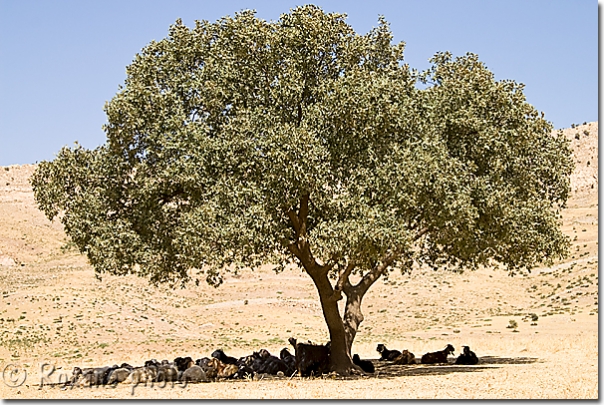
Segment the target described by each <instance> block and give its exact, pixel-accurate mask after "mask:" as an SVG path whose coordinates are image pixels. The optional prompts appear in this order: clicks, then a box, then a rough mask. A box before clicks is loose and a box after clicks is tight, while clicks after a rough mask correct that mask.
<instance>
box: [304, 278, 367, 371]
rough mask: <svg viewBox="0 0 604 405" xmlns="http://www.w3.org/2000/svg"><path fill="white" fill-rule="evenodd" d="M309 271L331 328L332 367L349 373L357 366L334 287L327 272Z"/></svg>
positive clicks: (332, 369) (324, 315) (326, 320)
mask: <svg viewBox="0 0 604 405" xmlns="http://www.w3.org/2000/svg"><path fill="white" fill-rule="evenodd" d="M308 273H309V275H310V276H311V278H312V280H313V282H314V283H315V286H316V287H317V291H318V292H319V298H320V300H321V308H322V309H323V317H324V318H325V322H326V323H327V328H328V330H329V338H330V341H331V355H330V369H331V371H335V372H337V373H338V374H342V375H348V374H350V370H351V369H353V368H355V367H354V365H353V363H352V357H351V355H350V347H349V345H348V341H349V338H347V332H346V328H345V327H344V321H343V320H342V316H341V315H340V311H339V309H338V301H336V300H334V299H333V287H332V286H331V283H330V282H329V279H328V278H327V273H324V272H316V271H314V272H308ZM317 273H319V274H317ZM355 332H356V331H355Z"/></svg>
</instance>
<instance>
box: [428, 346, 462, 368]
mask: <svg viewBox="0 0 604 405" xmlns="http://www.w3.org/2000/svg"><path fill="white" fill-rule="evenodd" d="M454 351H455V348H454V347H453V346H451V345H447V347H445V350H441V351H439V352H432V353H426V354H424V355H423V356H422V364H435V363H447V356H449V353H451V354H453V352H454Z"/></svg>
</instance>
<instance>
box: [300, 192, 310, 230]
mask: <svg viewBox="0 0 604 405" xmlns="http://www.w3.org/2000/svg"><path fill="white" fill-rule="evenodd" d="M309 198H310V194H309V193H305V194H302V198H301V199H300V211H299V212H298V220H299V221H300V232H299V234H298V237H300V236H305V235H306V221H307V219H308V200H309Z"/></svg>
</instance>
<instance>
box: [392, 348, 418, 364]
mask: <svg viewBox="0 0 604 405" xmlns="http://www.w3.org/2000/svg"><path fill="white" fill-rule="evenodd" d="M415 362H416V361H415V354H413V353H411V352H410V351H409V350H403V352H402V353H401V355H400V356H398V357H397V358H396V359H394V361H393V362H392V363H393V364H398V365H400V364H403V365H404V364H415Z"/></svg>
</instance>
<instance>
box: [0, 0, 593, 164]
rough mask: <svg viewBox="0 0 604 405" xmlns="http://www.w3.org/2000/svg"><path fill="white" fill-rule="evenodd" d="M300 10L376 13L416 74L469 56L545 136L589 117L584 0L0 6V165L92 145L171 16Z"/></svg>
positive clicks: (588, 3)
mask: <svg viewBox="0 0 604 405" xmlns="http://www.w3.org/2000/svg"><path fill="white" fill-rule="evenodd" d="M308 3H313V4H316V5H318V6H320V7H322V8H323V9H324V10H325V11H328V12H331V11H336V12H342V13H346V14H348V20H347V21H348V23H349V24H351V25H352V27H353V28H354V29H355V30H356V31H357V32H359V33H366V32H367V31H369V30H370V29H371V28H372V27H374V26H376V25H377V19H378V16H379V15H384V16H385V17H386V20H388V21H389V22H390V24H391V29H392V31H393V34H394V39H395V41H396V42H398V41H405V42H406V43H407V47H406V52H405V59H406V62H407V63H409V64H410V66H411V67H414V68H417V69H420V70H421V69H425V68H427V67H428V66H429V64H428V59H429V58H430V57H431V56H432V55H433V54H434V53H436V52H438V51H446V50H448V51H451V52H452V53H453V55H455V56H458V55H463V54H465V53H466V52H473V53H476V54H478V55H479V57H480V59H481V60H482V61H483V62H484V63H485V64H486V65H487V67H488V68H489V69H490V70H491V71H493V73H494V74H495V77H496V78H497V79H498V80H501V79H513V80H516V81H517V82H521V83H524V84H525V85H526V88H525V94H526V96H527V100H528V102H529V103H531V104H532V105H534V106H535V107H536V108H537V109H538V110H540V111H543V112H545V117H546V118H547V119H548V120H550V121H552V122H553V124H554V126H555V127H556V128H566V127H569V126H570V125H571V124H572V123H577V124H579V123H583V122H584V121H587V122H591V121H596V120H597V119H598V13H599V6H598V2H597V1H596V0H392V1H380V0H372V1H354V2H353V1H336V0H333V1H320V0H316V1H308V2H303V1H289V0H288V1H268V0H266V1H265V0H255V1H230V0H222V1H201V0H145V1H143V0H86V1H83V0H52V1H50V0H0V166H7V165H11V164H24V163H35V162H37V161H41V160H52V159H53V158H54V156H55V154H56V153H57V152H58V151H59V149H60V148H61V147H62V146H65V145H68V146H73V144H74V142H75V141H78V142H79V143H80V144H82V145H83V146H85V147H87V148H94V147H96V146H98V145H101V144H103V143H104V142H105V134H104V133H103V131H102V128H101V127H102V125H103V124H104V123H105V114H104V112H103V105H104V103H105V102H106V101H108V100H110V99H111V98H112V97H113V96H114V95H115V93H116V92H117V90H118V85H120V84H122V83H123V81H124V79H125V77H126V76H125V68H126V66H127V65H128V64H130V62H131V61H132V59H133V57H134V55H135V54H136V53H137V52H139V51H140V50H141V48H143V47H144V46H145V45H146V44H148V43H149V42H150V41H151V40H160V39H162V38H164V37H165V36H166V34H167V31H168V27H169V26H170V24H172V23H174V21H175V20H176V19H177V18H179V17H180V18H182V19H183V21H184V23H185V24H186V25H188V26H192V25H193V23H194V21H195V20H209V21H215V20H217V19H218V18H220V17H222V16H225V15H233V14H234V13H235V12H236V11H239V10H242V9H255V10H257V15H258V17H260V18H263V19H266V20H276V19H278V18H279V15H280V14H281V13H285V12H288V11H289V9H290V8H293V7H295V6H297V5H303V4H308Z"/></svg>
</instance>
